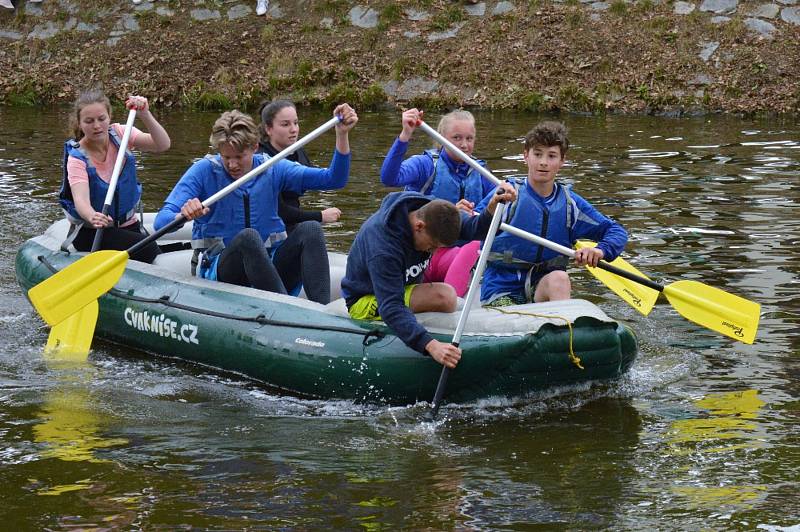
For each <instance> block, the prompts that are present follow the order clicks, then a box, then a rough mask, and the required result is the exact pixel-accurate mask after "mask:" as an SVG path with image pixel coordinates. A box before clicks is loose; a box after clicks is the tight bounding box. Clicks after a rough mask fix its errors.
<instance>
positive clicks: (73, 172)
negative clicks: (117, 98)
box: [67, 124, 141, 186]
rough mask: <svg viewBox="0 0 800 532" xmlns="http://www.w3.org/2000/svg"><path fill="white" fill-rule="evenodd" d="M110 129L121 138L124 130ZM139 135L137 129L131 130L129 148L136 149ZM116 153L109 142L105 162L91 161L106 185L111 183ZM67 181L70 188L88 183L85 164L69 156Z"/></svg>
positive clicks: (118, 128) (117, 126) (115, 126)
mask: <svg viewBox="0 0 800 532" xmlns="http://www.w3.org/2000/svg"><path fill="white" fill-rule="evenodd" d="M111 127H113V128H114V131H116V132H117V135H119V138H122V135H123V133H124V132H125V130H124V128H123V127H122V126H121V125H120V124H111ZM139 133H141V131H140V130H139V129H136V128H135V127H134V128H132V129H131V137H130V139H128V146H129V147H131V148H135V147H136V137H138V136H139ZM118 152H119V150H117V147H116V146H115V145H114V143H113V142H109V143H108V150H107V151H106V160H105V161H96V160H94V159H92V164H93V165H94V167H95V168H96V169H97V174H98V175H99V176H100V179H102V180H103V181H105V182H106V183H110V182H111V173H112V172H113V171H114V163H115V162H116V161H117V153H118ZM67 179H68V180H69V184H70V186H72V185H74V184H75V183H88V182H89V174H88V173H87V172H86V163H84V162H83V161H81V160H80V159H76V158H75V157H73V156H72V155H70V156H69V157H68V158H67Z"/></svg>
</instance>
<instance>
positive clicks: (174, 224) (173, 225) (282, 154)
mask: <svg viewBox="0 0 800 532" xmlns="http://www.w3.org/2000/svg"><path fill="white" fill-rule="evenodd" d="M341 120H342V118H341V117H339V116H335V117H333V118H331V119H330V120H328V121H327V122H325V123H324V124H322V125H321V126H319V127H318V128H317V129H315V130H314V131H312V132H311V133H309V134H308V135H306V136H304V137H303V138H301V139H300V140H298V141H297V142H295V143H294V144H292V145H291V146H287V147H286V148H284V149H283V150H281V151H279V152H278V153H276V154H275V156H273V157H270V158H269V159H267V160H266V161H264V162H263V163H261V164H260V165H258V166H256V167H255V168H253V169H252V170H250V171H249V172H247V173H246V174H245V175H243V176H242V177H240V178H239V179H237V180H236V181H234V182H233V183H231V184H229V185H228V186H226V187H225V188H223V189H222V190H220V191H218V192H217V193H215V194H213V195H212V196H209V197H208V198H207V199H206V200H205V201H203V207H210V206H212V205H213V204H214V203H216V202H217V201H219V200H221V199H222V198H224V197H225V196H227V195H228V194H230V193H231V192H233V191H234V190H236V189H237V188H239V187H240V186H242V185H243V184H245V183H247V182H248V181H250V180H251V179H253V178H254V177H255V176H257V175H259V174H261V173H262V172H264V171H265V170H267V169H268V168H270V167H271V166H273V165H275V164H276V163H277V162H278V161H281V160H283V159H285V158H286V157H288V156H289V155H291V154H293V153H294V152H296V151H297V150H299V149H300V148H302V147H303V146H305V145H306V144H308V143H309V142H311V141H312V140H314V139H316V138H317V137H319V136H320V135H322V134H323V133H325V132H326V131H327V130H329V129H330V128H332V127H333V126H335V125H336V124H338V123H339V122H340V121H341ZM186 222H187V220H186V218H185V217H184V216H183V214H180V215H178V217H177V218H175V219H174V220H172V221H171V222H169V223H168V224H167V225H165V226H164V227H162V228H161V229H159V230H158V231H156V232H154V233H153V234H152V235H150V236H148V237H147V238H145V239H143V240H140V241H139V242H137V243H136V244H134V245H133V246H131V247H130V248H128V255H132V254H133V253H135V252H136V251H138V250H140V249H142V248H143V247H145V246H146V245H148V244H149V243H150V242H153V241H155V240H158V239H159V238H161V237H162V236H164V235H165V234H167V233H170V232H172V231H174V230H176V229H178V228H179V227H180V226H182V225H183V224H184V223H186Z"/></svg>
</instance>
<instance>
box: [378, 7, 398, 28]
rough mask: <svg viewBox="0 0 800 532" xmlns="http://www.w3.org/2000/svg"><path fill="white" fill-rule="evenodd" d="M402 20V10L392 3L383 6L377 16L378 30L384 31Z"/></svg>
mask: <svg viewBox="0 0 800 532" xmlns="http://www.w3.org/2000/svg"><path fill="white" fill-rule="evenodd" d="M402 18H403V10H402V9H401V8H400V6H399V5H398V4H396V3H394V2H392V3H391V4H389V5H388V6H384V7H383V9H381V11H380V13H379V14H378V27H377V29H378V30H381V31H384V30H386V29H388V28H389V27H390V26H392V25H393V24H396V23H397V22H399V21H400V20H401V19H402Z"/></svg>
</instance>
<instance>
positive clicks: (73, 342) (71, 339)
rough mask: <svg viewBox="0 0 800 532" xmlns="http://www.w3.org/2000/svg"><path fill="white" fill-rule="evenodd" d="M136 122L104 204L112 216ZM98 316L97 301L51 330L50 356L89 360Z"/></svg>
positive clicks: (96, 244)
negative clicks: (70, 356) (120, 175)
mask: <svg viewBox="0 0 800 532" xmlns="http://www.w3.org/2000/svg"><path fill="white" fill-rule="evenodd" d="M134 120H136V109H131V110H130V111H129V112H128V121H127V122H125V131H124V132H123V134H122V140H121V141H120V144H119V151H118V152H117V159H116V160H115V161H114V169H113V171H112V172H111V181H109V183H108V191H107V192H106V198H105V200H104V202H103V209H102V213H103V214H108V211H109V209H110V208H111V202H112V201H113V200H114V193H115V192H116V190H117V182H118V181H119V174H120V173H121V172H122V166H123V165H124V162H125V152H126V151H127V149H128V141H129V140H130V137H131V131H132V130H133V122H134ZM103 229H105V228H104V227H101V228H99V229H97V231H95V235H94V241H93V242H92V249H91V251H97V250H98V249H99V248H100V242H101V241H102V240H103ZM98 312H99V308H98V305H97V300H96V299H95V300H93V301H91V302H90V303H89V304H88V305H86V306H85V307H83V308H82V309H80V310H79V311H78V312H76V313H74V314H73V315H72V316H70V317H69V318H67V319H65V320H64V321H62V322H61V323H57V324H56V325H54V326H53V328H52V329H50V336H48V338H47V346H46V347H45V348H46V349H47V350H48V351H49V352H50V355H51V356H53V357H55V358H63V357H65V356H67V354H71V355H72V356H73V357H75V356H81V355H83V356H84V357H85V356H86V354H88V353H89V348H90V347H91V345H92V338H93V337H94V327H95V324H96V323H97V314H98Z"/></svg>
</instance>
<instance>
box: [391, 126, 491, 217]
mask: <svg viewBox="0 0 800 532" xmlns="http://www.w3.org/2000/svg"><path fill="white" fill-rule="evenodd" d="M406 150H408V142H403V141H401V140H400V139H399V138H398V139H395V141H394V144H392V147H391V148H390V149H389V152H388V153H387V154H386V158H385V159H384V160H383V166H381V182H382V183H383V184H384V185H385V186H387V187H405V189H406V190H410V191H414V192H422V193H423V194H429V195H431V196H433V197H435V198H439V199H443V200H447V201H449V202H450V203H458V200H460V199H461V198H464V199H467V200H469V201H471V202H473V203H475V204H476V205H477V204H478V203H479V202H480V201H481V199H483V198H484V196H486V195H487V194H488V193H489V192H491V191H492V190H493V189H494V184H493V183H492V182H491V181H489V180H488V179H486V178H485V177H483V176H482V175H480V173H478V172H477V171H476V170H475V169H473V168H472V167H471V166H469V165H468V164H467V163H458V164H456V163H455V162H453V160H452V159H451V158H450V157H449V156H448V155H447V152H446V151H445V149H444V148H441V149H440V150H439V151H438V153H437V152H436V151H435V150H428V151H426V152H425V153H422V154H420V155H414V156H412V157H409V158H408V159H406V160H403V156H404V155H405V154H406ZM478 163H480V165H481V166H486V163H485V162H483V161H480V160H478ZM434 170H435V171H436V174H435V175H434ZM431 176H433V177H434V179H433V182H432V183H430V184H428V181H429V179H430V178H431ZM426 185H427V186H426ZM423 188H424V189H425V190H423Z"/></svg>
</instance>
